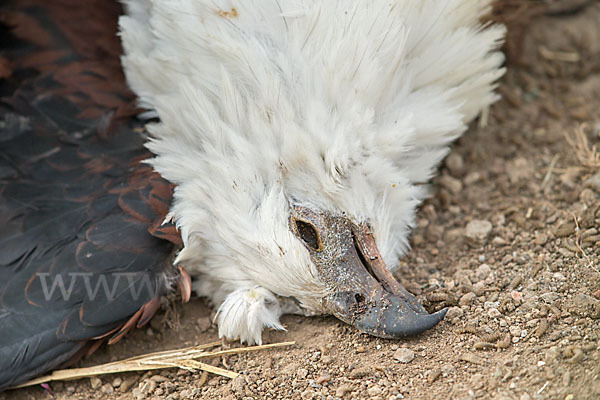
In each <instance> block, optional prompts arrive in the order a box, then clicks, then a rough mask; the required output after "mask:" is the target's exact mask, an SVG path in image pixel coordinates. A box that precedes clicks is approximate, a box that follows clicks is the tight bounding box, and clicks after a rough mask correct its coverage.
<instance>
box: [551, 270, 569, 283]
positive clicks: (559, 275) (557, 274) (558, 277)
mask: <svg viewBox="0 0 600 400" xmlns="http://www.w3.org/2000/svg"><path fill="white" fill-rule="evenodd" d="M552 277H553V278H554V279H556V280H559V281H566V280H567V277H566V276H564V275H563V274H562V273H560V272H555V273H554V274H553V275H552Z"/></svg>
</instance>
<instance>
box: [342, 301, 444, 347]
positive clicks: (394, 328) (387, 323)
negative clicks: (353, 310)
mask: <svg viewBox="0 0 600 400" xmlns="http://www.w3.org/2000/svg"><path fill="white" fill-rule="evenodd" d="M447 312H448V308H447V307H446V308H444V309H442V310H440V311H437V312H435V313H433V314H421V313H415V312H404V313H402V314H401V315H399V314H397V313H393V312H384V313H383V315H381V316H380V317H379V318H376V319H377V322H376V321H375V318H373V315H371V316H366V315H365V317H366V318H364V319H362V318H361V320H360V321H355V323H354V326H356V327H357V328H358V329H359V330H360V331H362V332H365V333H368V334H370V335H373V336H377V337H381V338H388V339H397V338H402V337H407V336H414V335H418V334H420V333H423V332H425V331H427V330H429V329H431V328H433V327H434V326H436V325H437V324H438V323H439V322H440V321H442V320H443V319H444V317H445V316H446V313H447ZM369 314H370V313H369ZM376 314H378V313H375V315H376ZM380 318H381V319H380Z"/></svg>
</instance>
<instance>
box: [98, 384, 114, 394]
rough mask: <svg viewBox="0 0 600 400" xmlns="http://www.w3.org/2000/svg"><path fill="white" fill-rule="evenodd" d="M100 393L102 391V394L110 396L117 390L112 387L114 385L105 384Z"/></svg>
mask: <svg viewBox="0 0 600 400" xmlns="http://www.w3.org/2000/svg"><path fill="white" fill-rule="evenodd" d="M100 391H102V393H104V394H107V395H110V394H113V392H114V391H115V389H114V388H113V387H112V385H111V384H110V383H105V384H104V385H102V387H101V388H100Z"/></svg>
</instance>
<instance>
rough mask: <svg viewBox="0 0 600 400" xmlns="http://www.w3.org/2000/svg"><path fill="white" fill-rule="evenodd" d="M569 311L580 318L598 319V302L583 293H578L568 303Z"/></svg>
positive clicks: (599, 314)
mask: <svg viewBox="0 0 600 400" xmlns="http://www.w3.org/2000/svg"><path fill="white" fill-rule="evenodd" d="M569 309H570V311H571V312H573V313H575V314H576V315H579V316H580V317H590V318H592V319H599V318H600V300H598V299H596V298H594V297H592V296H589V295H587V294H585V293H578V294H577V295H576V296H575V298H574V299H573V300H572V301H571V302H570V304H569Z"/></svg>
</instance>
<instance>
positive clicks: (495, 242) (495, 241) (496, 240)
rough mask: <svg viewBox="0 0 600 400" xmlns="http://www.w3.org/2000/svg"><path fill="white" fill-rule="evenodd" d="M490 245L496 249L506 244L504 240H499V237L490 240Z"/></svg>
mask: <svg viewBox="0 0 600 400" xmlns="http://www.w3.org/2000/svg"><path fill="white" fill-rule="evenodd" d="M492 244H493V245H494V246H496V247H500V246H506V245H507V244H508V242H507V241H506V240H504V239H503V238H501V237H500V236H495V237H494V238H493V239H492Z"/></svg>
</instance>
